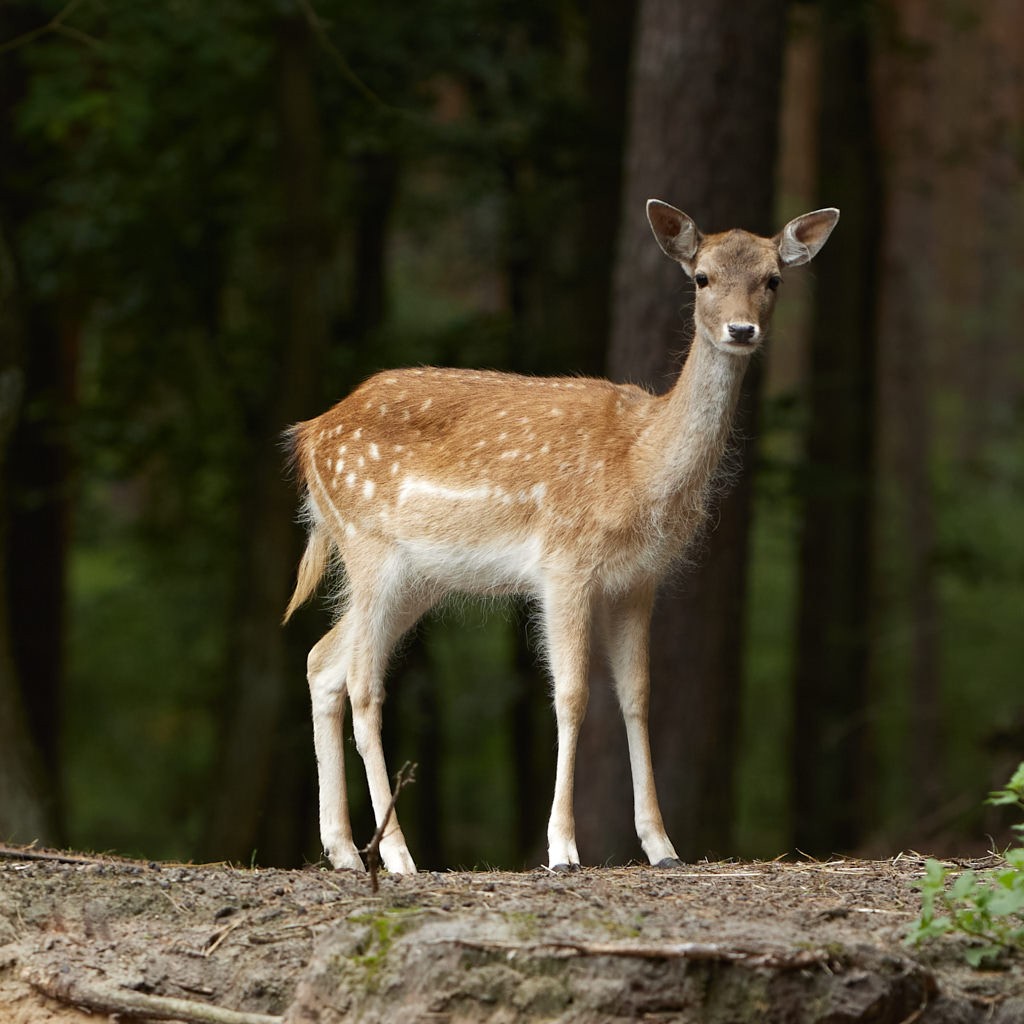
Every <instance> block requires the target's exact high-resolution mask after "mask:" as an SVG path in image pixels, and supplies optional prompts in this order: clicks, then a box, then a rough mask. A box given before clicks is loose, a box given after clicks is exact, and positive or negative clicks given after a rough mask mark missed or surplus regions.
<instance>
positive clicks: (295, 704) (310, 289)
mask: <svg viewBox="0 0 1024 1024" xmlns="http://www.w3.org/2000/svg"><path fill="white" fill-rule="evenodd" d="M278 40H279V54H278V60H279V108H278V131H279V153H280V158H281V182H282V184H281V205H282V209H281V223H282V233H281V237H280V239H279V244H280V251H279V252H276V253H275V256H274V264H275V265H277V266H279V267H280V268H281V278H280V285H279V288H280V292H279V294H280V296H281V303H280V305H281V308H282V310H283V317H282V319H283V322H282V323H281V327H280V351H281V372H280V376H279V378H278V380H277V382H276V384H277V389H276V391H274V392H272V400H271V401H270V402H269V404H268V407H267V409H266V413H265V415H264V416H258V417H256V426H255V429H254V431H253V433H254V435H255V443H254V451H253V456H252V474H251V477H250V481H251V482H250V487H249V489H248V491H247V492H246V493H245V495H244V500H243V504H242V508H240V510H239V515H240V521H241V522H242V523H244V528H243V529H242V530H241V531H240V535H239V541H240V544H241V545H242V552H241V570H240V576H239V593H238V603H237V607H236V611H235V615H234V621H233V623H232V628H233V630H234V639H233V642H232V644H231V651H232V655H231V658H232V660H231V665H230V670H231V672H232V676H233V681H232V684H231V686H230V687H229V691H230V693H231V698H230V699H231V702H232V703H231V705H230V711H229V716H230V717H229V720H228V723H227V728H226V735H225V738H224V741H223V742H224V756H223V760H222V765H221V767H220V770H219V774H218V779H217V792H216V794H215V796H214V800H213V807H212V815H211V820H210V823H209V828H208V833H207V837H206V843H205V847H206V849H205V853H206V855H207V856H210V857H216V858H224V857H227V858H233V859H241V860H245V861H248V860H249V858H250V857H251V856H252V855H253V851H254V850H257V851H258V856H259V858H260V859H261V861H263V862H277V863H295V862H296V861H297V860H299V859H300V858H301V855H302V852H303V845H304V840H305V831H306V830H305V827H304V820H303V814H304V807H305V801H302V800H301V799H299V800H297V799H296V798H295V789H296V788H298V789H302V788H303V787H302V783H301V780H300V779H299V778H298V776H295V777H291V776H289V777H288V778H287V779H283V778H282V776H281V766H282V765H286V764H287V763H288V761H287V758H290V757H293V756H294V752H293V751H291V749H290V744H289V742H288V737H289V735H290V734H291V733H292V732H293V731H294V730H296V729H298V728H302V729H303V732H305V731H306V728H305V725H304V722H305V721H306V720H307V716H306V715H305V714H304V713H300V711H299V710H298V708H299V706H302V707H303V708H304V705H305V687H304V685H303V668H302V665H301V662H296V659H294V658H291V657H290V656H289V650H288V646H287V638H286V635H285V633H284V631H283V630H281V629H280V628H278V623H279V622H280V619H281V615H282V613H283V609H284V607H285V605H286V604H287V600H288V594H289V592H290V589H291V584H292V582H293V578H294V572H295V566H296V564H297V561H298V555H299V553H300V538H299V536H298V531H297V530H296V529H295V526H294V520H295V516H296V502H297V498H296V495H295V491H294V488H293V487H292V486H291V484H290V482H289V481H288V480H287V478H286V472H285V469H284V466H283V464H282V460H281V457H280V452H279V447H278V442H277V439H278V437H279V435H280V431H281V430H282V429H283V428H284V427H285V426H287V425H288V424H289V423H291V422H294V421H296V420H298V419H300V418H301V417H302V416H304V415H307V416H308V415H309V414H310V411H311V410H312V408H313V407H314V406H315V405H316V402H317V399H318V392H319V386H318V385H319V380H318V374H319V369H320V366H321V363H322V359H323V355H324V352H325V350H326V344H327V325H326V312H325V308H324V292H325V289H324V287H323V283H322V281H323V273H324V263H325V259H326V245H325V234H324V225H325V223H326V215H325V213H324V211H323V209H322V197H323V167H322V164H323V158H322V152H321V128H320V124H319V119H318V114H317V108H316V100H315V95H314V91H313V84H312V80H311V76H310V60H309V54H308V50H309V45H310V41H309V37H308V28H307V26H306V24H305V22H304V21H302V20H290V21H285V22H283V23H282V24H281V26H280V31H279V34H278ZM289 693H294V694H295V699H294V700H290V699H289V696H288V695H289ZM300 722H302V723H303V724H302V725H301V726H300V724H299V723H300ZM289 727H291V728H289ZM295 746H296V747H297V746H298V743H297V742H296V744H295ZM304 746H305V748H306V749H309V748H310V746H311V745H310V744H308V742H307V743H306V744H304ZM286 752H287V753H286ZM272 800H273V806H271V801H272Z"/></svg>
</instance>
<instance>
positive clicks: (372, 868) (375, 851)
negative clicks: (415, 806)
mask: <svg viewBox="0 0 1024 1024" xmlns="http://www.w3.org/2000/svg"><path fill="white" fill-rule="evenodd" d="M415 781H416V765H414V764H410V763H409V762H408V761H406V762H405V764H403V765H402V767H401V768H399V770H398V774H397V775H396V776H395V789H394V792H393V793H392V794H391V802H390V803H389V804H388V809H387V810H386V811H385V812H384V818H383V820H382V821H381V823H380V824H379V825H378V826H377V831H376V832H374V833H373V838H372V839H371V840H370V841H369V842H368V843H367V844H366V846H364V847H363V849H361V850H360V851H359V852H360V853H362V854H365V855H366V870H367V871H369V873H370V890H371V891H372V892H377V891H378V890H379V889H380V885H379V884H378V882H377V872H378V871H379V870H380V841H381V840H382V839H383V838H384V830H385V829H386V828H387V827H388V822H389V821H390V820H391V815H392V814H394V812H395V804H396V803H397V802H398V794H399V793H401V792H402V790H403V789H404V788H405V787H406V786H407V785H409V783H410V782H415Z"/></svg>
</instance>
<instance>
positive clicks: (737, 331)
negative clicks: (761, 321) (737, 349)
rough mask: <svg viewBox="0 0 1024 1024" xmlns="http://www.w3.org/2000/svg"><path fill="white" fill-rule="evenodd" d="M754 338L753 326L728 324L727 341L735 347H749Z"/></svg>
mask: <svg viewBox="0 0 1024 1024" xmlns="http://www.w3.org/2000/svg"><path fill="white" fill-rule="evenodd" d="M756 337H757V326H756V325H755V324H729V340H730V341H732V342H735V343H736V344H737V345H749V344H750V343H751V342H752V341H753V340H754V339H755V338H756Z"/></svg>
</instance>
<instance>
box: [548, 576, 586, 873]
mask: <svg viewBox="0 0 1024 1024" xmlns="http://www.w3.org/2000/svg"><path fill="white" fill-rule="evenodd" d="M590 597H591V595H590V593H589V590H588V589H587V588H585V587H581V586H580V585H579V584H576V583H573V582H570V581H568V580H563V581H560V582H559V583H549V585H548V586H547V588H546V592H545V595H544V606H543V614H544V631H545V638H546V642H547V651H548V661H549V663H550V667H551V675H552V678H553V681H554V704H555V721H556V724H557V727H558V759H557V762H556V768H555V795H554V799H553V801H552V803H551V817H550V818H549V819H548V866H549V867H550V868H560V869H566V868H572V867H579V863H580V855H579V852H578V851H577V849H576V822H575V816H574V813H573V785H574V780H575V775H576V743H577V740H578V738H579V731H580V724H581V723H582V721H583V716H584V714H585V713H586V710H587V696H588V681H587V668H588V661H589V655H590V615H591V602H590Z"/></svg>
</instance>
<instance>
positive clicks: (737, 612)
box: [578, 0, 785, 861]
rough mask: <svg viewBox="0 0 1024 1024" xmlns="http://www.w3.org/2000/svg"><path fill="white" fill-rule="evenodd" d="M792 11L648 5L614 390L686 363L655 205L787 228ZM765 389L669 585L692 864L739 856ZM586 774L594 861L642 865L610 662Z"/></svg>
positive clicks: (658, 742) (583, 801)
mask: <svg viewBox="0 0 1024 1024" xmlns="http://www.w3.org/2000/svg"><path fill="white" fill-rule="evenodd" d="M784 8H785V4H784V3H783V0H757V2H754V3H749V4H742V5H740V4H732V5H730V4H717V5H709V4H703V3H695V2H687V3H679V2H675V0H645V2H643V3H642V4H641V5H640V14H639V22H638V28H637V35H636V39H635V43H634V56H633V71H632V99H631V104H630V113H629V122H628V133H629V143H628V149H627V159H626V174H625V186H624V195H625V201H624V207H623V214H622V230H621V235H620V238H619V246H618V260H617V270H616V276H615V287H614V307H613V314H612V335H611V343H610V347H609V372H610V375H611V376H612V377H613V378H615V379H619V380H623V379H629V380H633V381H636V382H639V383H643V384H646V385H648V386H651V387H653V388H654V389H656V390H659V391H661V390H665V389H666V388H667V387H668V386H669V385H670V383H671V381H672V379H673V377H674V375H675V372H676V371H677V366H678V363H677V357H676V353H677V352H678V350H679V348H680V337H679V335H680V330H681V327H682V321H681V319H680V305H681V303H680V299H679V296H680V294H681V292H682V289H683V288H684V287H685V286H684V284H683V279H682V275H681V273H680V271H679V269H678V267H674V266H673V265H672V264H671V263H670V262H669V261H668V260H666V259H665V257H664V255H663V254H662V253H661V252H660V250H659V249H658V246H657V245H656V244H655V242H654V240H653V238H652V237H651V233H650V230H649V228H648V226H647V223H646V220H645V218H644V203H645V201H646V200H647V199H648V198H651V197H656V198H662V199H665V200H666V201H668V202H671V203H673V204H675V205H677V206H680V207H682V208H683V209H684V210H686V212H687V213H689V214H690V215H691V216H693V217H694V218H695V219H696V221H697V222H698V224H699V225H700V226H701V227H702V228H703V229H704V230H708V231H714V230H720V229H724V228H730V227H745V228H747V229H749V230H752V231H758V232H762V233H770V232H771V230H772V227H773V226H772V202H773V193H774V180H773V179H774V166H775V155H776V142H777V140H776V136H777V125H778V106H779V103H778V98H779V89H780V79H781V63H782V40H783V31H784ZM759 381H760V372H759V368H758V366H757V365H756V364H755V365H754V366H752V367H751V370H750V371H749V372H748V376H747V380H746V383H745V386H744V393H743V396H742V398H741V403H740V409H739V413H738V417H737V437H738V438H739V439H740V440H738V442H737V448H738V455H739V465H740V466H741V467H742V468H741V470H740V471H739V473H738V476H737V477H736V483H735V485H734V486H733V487H732V489H731V491H730V493H729V494H728V496H727V497H725V498H724V499H723V500H722V501H721V503H720V506H719V509H718V511H717V515H716V517H715V522H716V527H715V529H714V530H713V531H712V532H711V534H710V536H709V538H708V540H707V542H706V544H705V545H704V546H703V548H702V549H701V550H700V551H699V552H698V555H699V559H700V566H699V568H697V569H696V570H695V571H693V572H691V573H689V574H688V575H687V576H686V578H685V580H684V581H682V582H680V583H673V584H670V585H669V586H667V587H666V588H664V589H663V592H662V593H661V595H660V597H659V600H658V604H657V607H656V609H655V621H654V627H653V633H652V650H651V672H652V701H651V735H652V746H653V753H654V762H655V774H656V777H657V780H658V792H659V795H660V797H661V802H662V808H663V811H664V812H665V818H666V824H667V827H668V831H669V834H670V835H671V836H672V837H673V841H674V842H675V844H676V848H677V849H678V850H679V852H680V854H681V855H682V856H684V857H696V856H700V855H703V854H705V853H707V852H710V851H718V852H727V851H728V847H729V840H730V833H731V827H732V807H733V785H732V780H733V767H734V751H735V743H736V731H737V719H738V704H739V693H740V686H741V675H742V650H743V626H744V600H745V592H746V569H747V548H748V540H747V538H748V532H749V523H750V511H751V509H750V506H751V468H752V466H751V461H752V455H753V450H752V449H753V446H752V442H751V440H750V439H751V438H752V437H753V433H754V426H755V418H756V417H755V411H756V408H757V396H758V389H759ZM580 764H583V765H586V766H587V768H586V773H585V776H584V777H583V780H582V784H581V785H580V787H579V814H578V833H579V845H580V848H581V850H583V851H584V856H585V858H586V859H587V860H588V861H595V860H597V861H601V860H605V859H607V858H613V859H617V860H619V859H623V858H626V857H630V856H635V855H636V854H637V852H638V845H637V843H636V840H635V837H634V835H633V822H632V806H631V796H630V789H629V769H628V764H627V761H626V756H625V743H624V740H623V739H622V726H621V717H620V715H619V712H618V709H617V707H616V706H615V701H614V698H613V696H612V694H611V692H610V688H609V686H608V682H607V678H606V671H605V669H604V668H603V666H595V670H594V681H593V687H592V691H591V704H590V711H589V714H588V721H587V722H586V723H585V726H584V731H583V737H582V742H581V756H580Z"/></svg>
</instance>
